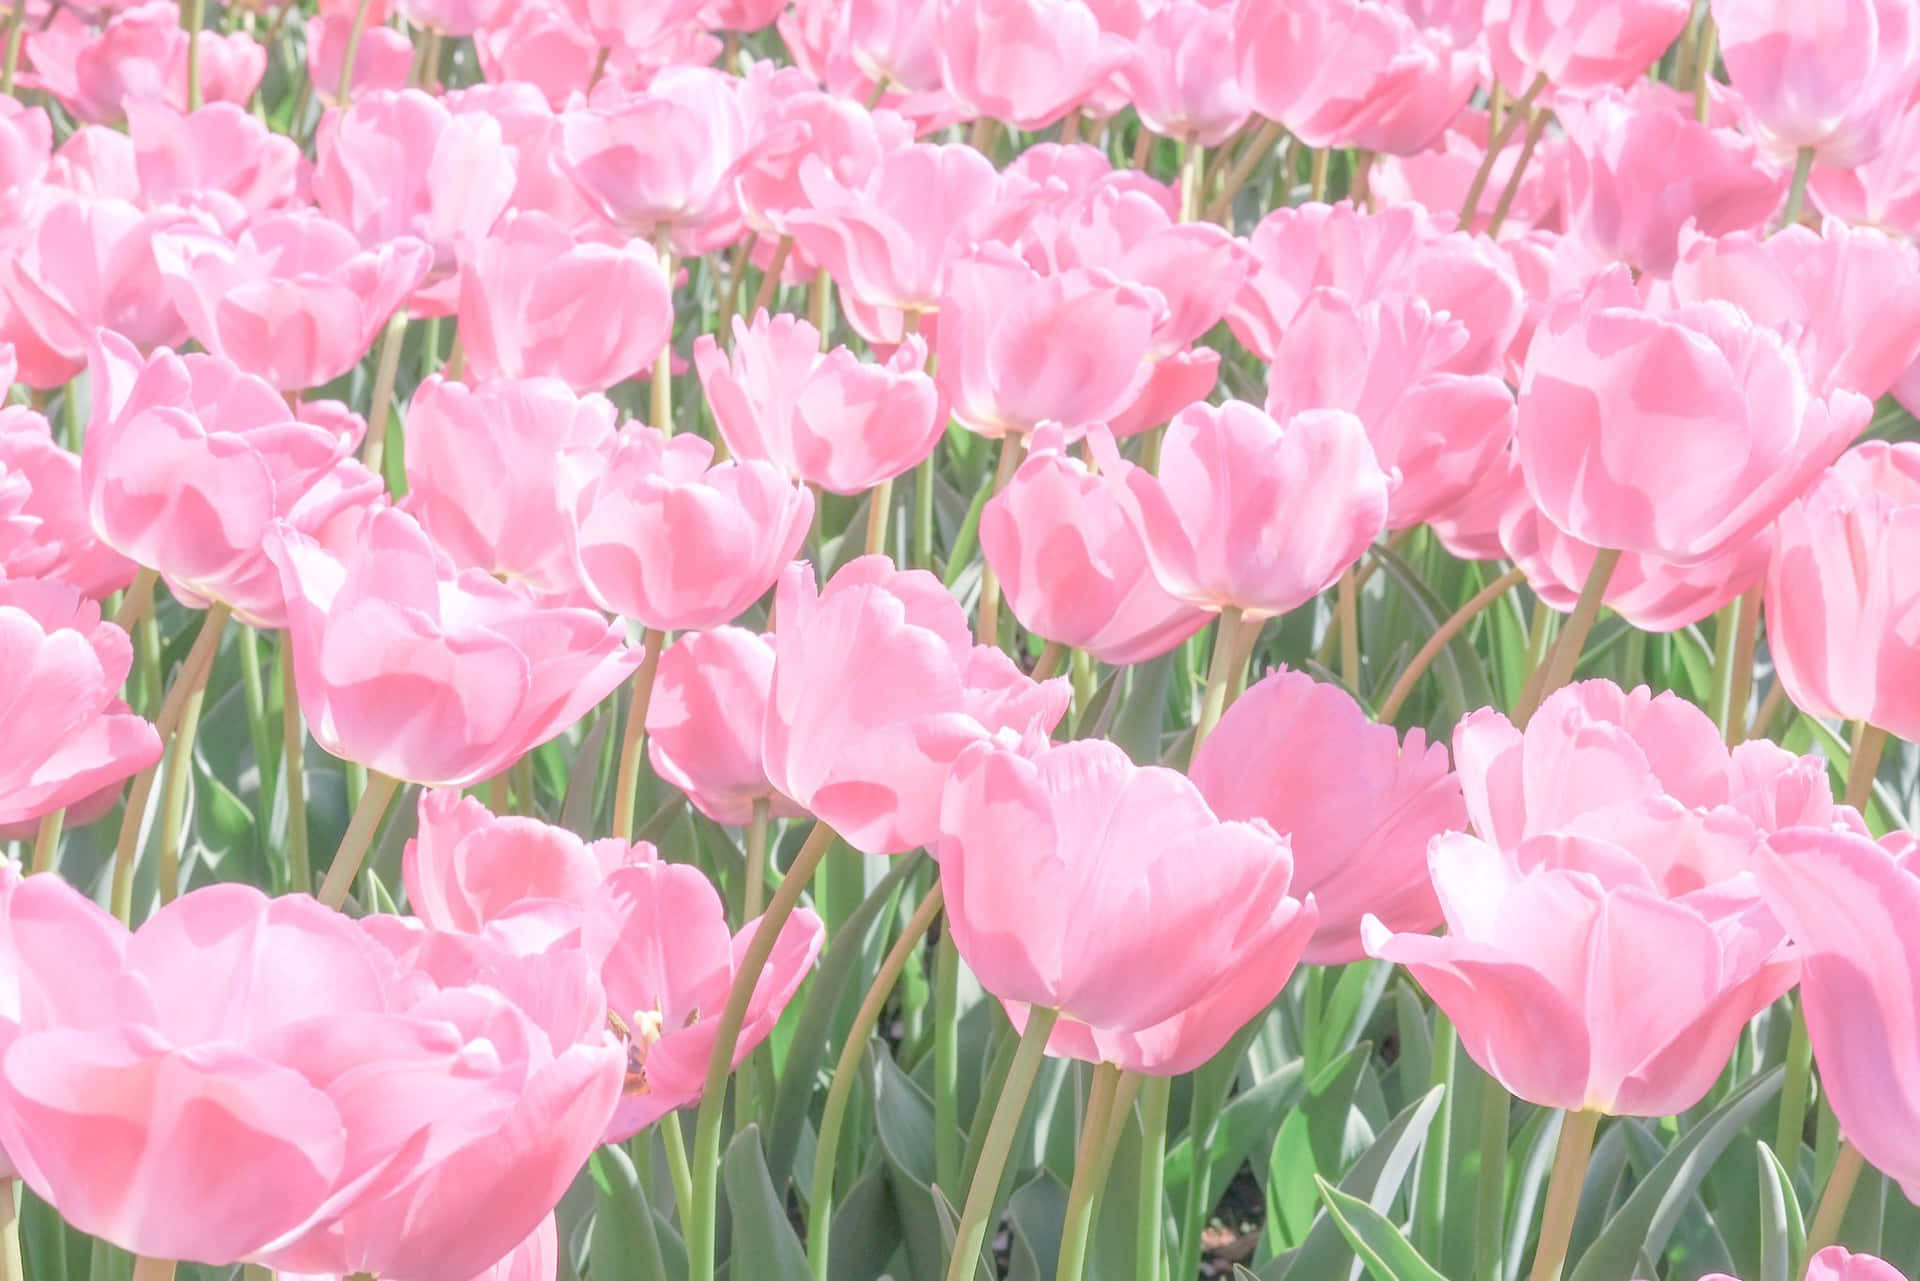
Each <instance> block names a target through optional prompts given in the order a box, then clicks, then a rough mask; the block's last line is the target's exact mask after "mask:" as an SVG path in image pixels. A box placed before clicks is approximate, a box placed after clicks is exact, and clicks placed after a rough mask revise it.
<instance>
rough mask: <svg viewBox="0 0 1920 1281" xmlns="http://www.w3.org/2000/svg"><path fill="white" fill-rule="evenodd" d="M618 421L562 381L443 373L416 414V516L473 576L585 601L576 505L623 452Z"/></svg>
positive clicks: (412, 451) (411, 448)
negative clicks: (483, 379)
mask: <svg viewBox="0 0 1920 1281" xmlns="http://www.w3.org/2000/svg"><path fill="white" fill-rule="evenodd" d="M618 418H619V411H617V410H616V409H615V408H614V407H613V404H612V402H611V401H609V400H607V399H606V398H605V397H603V396H575V395H574V394H573V392H571V391H569V390H568V389H567V386H566V384H564V383H562V382H560V381H559V380H557V379H553V378H532V379H525V380H521V381H503V382H492V383H483V384H481V385H480V386H479V387H478V388H468V387H466V386H465V385H464V384H461V383H454V382H447V381H446V380H445V379H443V378H442V377H441V376H440V375H438V374H434V375H432V376H431V377H429V378H428V379H427V380H426V381H425V382H423V383H421V384H420V388H419V390H418V391H416V392H414V394H413V403H412V405H411V406H409V408H408V410H407V431H406V460H407V499H406V509H407V511H408V512H410V513H411V514H412V515H413V516H414V518H415V519H417V520H418V521H419V522H420V524H421V525H422V526H423V527H424V528H425V529H426V531H427V533H428V534H429V535H430V536H431V537H432V538H433V540H434V542H435V543H437V544H438V545H439V546H440V548H441V549H442V550H443V551H445V552H446V553H447V554H448V555H449V556H451V557H452V558H453V561H454V563H455V564H456V565H458V566H460V567H461V568H462V569H483V570H485V571H487V572H488V573H490V574H493V575H495V576H496V577H501V578H507V579H511V580H515V581H518V582H519V583H521V584H522V585H524V586H525V587H526V588H527V589H528V591H530V592H531V593H532V594H533V595H534V596H536V597H538V598H540V599H546V600H553V601H555V602H556V603H566V604H583V605H584V604H586V603H587V601H586V596H585V590H584V587H583V585H582V584H581V581H580V575H579V572H578V571H577V570H576V569H575V567H574V563H573V554H572V551H571V543H572V538H573V530H574V503H575V500H576V499H577V498H578V496H579V493H580V491H581V489H582V488H583V487H584V486H585V485H586V484H587V482H588V481H589V479H591V478H592V477H594V476H595V475H597V474H598V473H599V471H600V469H601V468H603V467H604V466H605V465H606V460H607V459H608V457H610V456H611V455H612V453H613V450H614V442H615V440H616V439H617V437H616V434H615V431H614V425H615V423H616V421H617V420H618Z"/></svg>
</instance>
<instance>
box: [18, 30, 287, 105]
mask: <svg viewBox="0 0 1920 1281" xmlns="http://www.w3.org/2000/svg"><path fill="white" fill-rule="evenodd" d="M25 44H26V55H27V61H28V63H29V64H31V69H32V75H31V77H30V82H31V83H32V84H35V85H37V86H38V87H40V88H42V89H45V90H46V91H47V92H48V93H51V94H52V95H53V96H54V97H56V98H58V99H59V100H60V103H61V105H62V106H64V107H66V108H67V110H69V111H71V112H72V113H73V114H74V115H76V116H78V117H79V118H80V119H82V120H85V121H90V122H94V123H101V122H107V121H115V120H118V119H120V117H121V115H122V114H123V112H124V111H125V108H126V104H127V103H129V102H131V101H134V100H136V99H142V98H145V99H155V100H159V101H162V102H166V103H169V104H171V105H172V106H173V107H175V108H176V109H178V110H181V111H185V110H186V107H187V33H186V32H185V31H183V30H181V28H180V8H179V6H178V5H175V4H169V3H167V0H148V2H147V3H145V4H138V5H134V6H132V7H130V8H124V9H122V10H121V11H120V12H118V13H115V14H113V15H112V16H110V17H109V18H108V19H107V21H106V24H105V25H104V26H103V27H102V28H101V29H100V30H99V31H93V30H92V29H91V28H89V27H88V25H87V23H86V21H85V20H83V19H82V18H80V17H78V16H77V15H76V14H75V13H74V12H73V11H72V10H71V9H67V8H62V9H60V10H59V11H57V12H56V13H54V14H53V15H52V20H51V21H50V22H47V23H44V24H35V26H34V27H33V28H32V29H30V32H29V34H28V36H27V39H26V42H25ZM266 69H267V51H266V49H265V48H264V47H262V46H261V45H260V44H259V42H258V41H256V40H254V39H253V38H252V37H250V36H248V35H246V34H245V33H243V32H238V31H236V32H234V33H233V34H231V35H222V34H221V33H220V32H218V31H202V32H201V33H200V92H201V100H202V101H204V102H233V103H244V102H246V100H247V99H248V98H250V97H251V96H252V95H253V91H254V89H255V87H256V86H258V85H259V83H260V79H261V77H262V76H263V75H265V74H266Z"/></svg>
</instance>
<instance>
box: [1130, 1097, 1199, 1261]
mask: <svg viewBox="0 0 1920 1281" xmlns="http://www.w3.org/2000/svg"><path fill="white" fill-rule="evenodd" d="M1172 1097H1173V1080H1172V1078H1170V1077H1164V1076H1154V1077H1148V1078H1147V1079H1146V1080H1145V1081H1143V1082H1141V1084H1140V1189H1139V1190H1140V1199H1139V1200H1138V1201H1136V1202H1135V1203H1134V1204H1135V1207H1136V1209H1137V1214H1136V1215H1135V1220H1134V1255H1135V1257H1137V1258H1138V1259H1139V1260H1140V1262H1141V1264H1142V1265H1143V1266H1144V1267H1145V1269H1146V1272H1145V1275H1146V1276H1147V1278H1148V1281H1161V1278H1163V1277H1165V1275H1166V1271H1167V1247H1166V1222H1167V1108H1168V1105H1169V1104H1170V1102H1171V1100H1172ZM1193 1158H1194V1159H1193V1164H1192V1168H1191V1169H1190V1170H1189V1171H1188V1174H1187V1177H1188V1178H1189V1179H1194V1180H1198V1179H1202V1178H1205V1177H1206V1176H1205V1175H1204V1174H1203V1173H1202V1172H1201V1168H1200V1165H1201V1163H1200V1151H1199V1149H1198V1148H1197V1147H1196V1148H1194V1149H1193ZM1187 1226H1188V1228H1189V1230H1191V1231H1195V1232H1197V1231H1199V1229H1198V1228H1196V1227H1194V1226H1193V1225H1192V1224H1188V1225H1187Z"/></svg>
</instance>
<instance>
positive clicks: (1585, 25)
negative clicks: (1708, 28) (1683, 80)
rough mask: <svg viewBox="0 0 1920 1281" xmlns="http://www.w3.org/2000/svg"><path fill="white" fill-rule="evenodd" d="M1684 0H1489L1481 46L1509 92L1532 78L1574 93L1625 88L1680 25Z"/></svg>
mask: <svg viewBox="0 0 1920 1281" xmlns="http://www.w3.org/2000/svg"><path fill="white" fill-rule="evenodd" d="M1692 11H1693V5H1692V4H1691V3H1690V0H1488V3H1487V7H1486V32H1487V50H1488V52H1489V53H1490V54H1491V55H1492V60H1493V73H1494V76H1495V77H1496V78H1497V79H1498V80H1499V81H1500V83H1501V84H1503V85H1505V86H1506V87H1507V89H1508V91H1509V92H1511V93H1515V94H1518V93H1523V92H1525V91H1526V90H1527V89H1528V88H1529V87H1530V86H1531V85H1532V84H1533V82H1534V79H1535V77H1537V76H1545V77H1546V78H1547V79H1548V80H1549V81H1551V82H1552V83H1553V85H1554V87H1555V88H1557V89H1560V90H1563V91H1573V92H1579V91H1582V90H1587V89H1598V88H1602V87H1604V86H1606V85H1625V84H1629V83H1631V82H1632V81H1633V80H1634V79H1635V78H1636V77H1638V76H1639V75H1641V74H1642V73H1643V72H1645V71H1646V69H1647V68H1648V67H1651V66H1652V65H1653V64H1654V63H1655V62H1657V61H1658V60H1659V58H1660V55H1661V54H1663V53H1665V52H1666V51H1667V46H1668V45H1670V44H1672V43H1673V42H1674V40H1675V39H1676V38H1678V36H1679V35H1680V33H1681V31H1683V30H1684V29H1685V28H1686V25H1687V19H1688V17H1689V16H1690V15H1691V13H1692Z"/></svg>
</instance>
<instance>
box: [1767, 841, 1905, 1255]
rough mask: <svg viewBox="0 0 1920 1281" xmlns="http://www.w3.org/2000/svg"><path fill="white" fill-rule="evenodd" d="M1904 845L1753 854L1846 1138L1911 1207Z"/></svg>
mask: <svg viewBox="0 0 1920 1281" xmlns="http://www.w3.org/2000/svg"><path fill="white" fill-rule="evenodd" d="M1900 841H1901V835H1896V836H1894V837H1890V838H1888V839H1887V840H1886V841H1883V842H1882V843H1881V844H1879V845H1876V844H1875V843H1874V842H1873V841H1872V840H1870V839H1868V838H1867V837H1866V836H1864V835H1862V834H1859V833H1851V832H1833V831H1813V830H1805V829H1802V830H1796V831H1790V832H1781V833H1779V834H1778V835H1776V836H1775V837H1774V838H1773V839H1772V840H1771V841H1769V842H1768V844H1767V848H1766V850H1765V852H1764V853H1763V854H1762V856H1761V858H1760V881H1761V884H1762V886H1763V887H1764V891H1765V893H1766V899H1767V904H1768V906H1769V907H1771V908H1772V909H1773V911H1774V913H1775V915H1777V916H1778V917H1779V918H1780V920H1781V921H1782V922H1784V923H1785V925H1786V928H1787V934H1788V936H1789V937H1790V938H1792V939H1793V941H1794V942H1795V943H1796V944H1798V945H1799V948H1800V953H1801V958H1802V959H1801V976H1800V1000H1801V1004H1802V1008H1803V1009H1804V1010H1805V1011H1806V1018H1807V1036H1808V1038H1809V1039H1810V1040H1811V1041H1812V1042H1813V1056H1814V1061H1815V1062H1816V1063H1817V1064H1818V1065H1819V1067H1820V1084H1821V1087H1822V1088H1823V1089H1824V1090H1825V1091H1826V1092H1827V1101H1828V1102H1829V1103H1831V1104H1832V1105H1833V1114H1834V1116H1836V1117H1838V1118H1839V1121H1840V1129H1841V1132H1842V1133H1843V1134H1845V1136H1846V1138H1847V1141H1848V1142H1849V1143H1851V1144H1853V1145H1854V1147H1856V1148H1858V1149H1859V1150H1860V1152H1861V1154H1862V1155H1863V1156H1865V1157H1866V1158H1867V1160H1868V1161H1869V1162H1870V1163H1872V1165H1873V1166H1874V1167H1875V1168H1876V1169H1878V1170H1880V1171H1882V1172H1884V1173H1885V1174H1887V1175H1888V1176H1889V1177H1891V1178H1892V1179H1894V1180H1895V1181H1897V1182H1898V1183H1899V1184H1900V1187H1901V1190H1902V1191H1904V1192H1905V1193H1906V1194H1907V1198H1908V1199H1909V1200H1913V1199H1914V1198H1916V1197H1920V1160H1917V1159H1916V1153H1917V1152H1920V1148H1917V1147H1916V1139H1920V1041H1916V1039H1915V1036H1914V1026H1913V995H1912V994H1913V990H1914V983H1915V981H1916V974H1915V969H1916V965H1920V956H1917V955H1916V953H1915V948H1914V943H1915V940H1914V934H1913V930H1912V927H1911V925H1910V924H1909V923H1910V922H1911V921H1912V920H1913V915H1912V914H1913V912H1915V911H1916V910H1920V869H1917V868H1916V867H1915V866H1914V864H1913V861H1912V860H1911V859H1910V858H1901V857H1898V854H1899V853H1900V852H1903V851H1902V850H1901V846H1900ZM1887 1272H1888V1273H1889V1274H1891V1273H1892V1269H1887ZM1817 1273H1818V1269H1817V1268H1816V1269H1815V1270H1813V1271H1810V1272H1809V1273H1808V1276H1809V1277H1812V1276H1815V1275H1817ZM1840 1275H1842V1276H1845V1277H1847V1278H1849V1281H1851V1279H1852V1278H1854V1277H1861V1278H1863V1279H1864V1278H1870V1277H1877V1276H1878V1275H1880V1274H1878V1273H1876V1272H1874V1271H1872V1270H1863V1269H1860V1268H1857V1267H1856V1268H1855V1269H1852V1270H1849V1271H1847V1272H1844V1273H1841V1274H1840Z"/></svg>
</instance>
